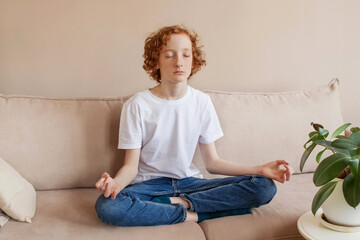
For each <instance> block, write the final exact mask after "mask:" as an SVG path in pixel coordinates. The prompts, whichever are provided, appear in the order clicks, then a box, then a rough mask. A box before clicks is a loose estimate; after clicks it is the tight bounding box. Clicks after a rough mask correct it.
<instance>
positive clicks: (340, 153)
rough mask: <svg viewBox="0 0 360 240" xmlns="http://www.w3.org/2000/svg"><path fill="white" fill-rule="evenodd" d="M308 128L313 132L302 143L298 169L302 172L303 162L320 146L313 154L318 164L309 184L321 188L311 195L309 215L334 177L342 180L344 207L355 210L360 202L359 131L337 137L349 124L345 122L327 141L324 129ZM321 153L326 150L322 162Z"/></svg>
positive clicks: (331, 188)
mask: <svg viewBox="0 0 360 240" xmlns="http://www.w3.org/2000/svg"><path fill="white" fill-rule="evenodd" d="M311 125H312V126H313V128H314V130H315V131H311V132H310V133H309V138H310V139H309V140H308V141H307V142H306V143H305V144H304V148H305V151H304V153H303V155H302V157H301V161H300V170H301V171H303V168H304V164H305V162H306V160H307V159H308V158H309V155H310V153H311V152H312V151H313V150H314V148H315V147H316V146H317V145H319V146H322V147H324V148H323V149H322V150H321V151H319V152H318V153H317V155H316V161H317V162H318V163H319V165H318V166H317V168H316V170H315V172H314V175H313V182H314V184H315V186H317V187H321V188H320V189H319V191H318V192H317V193H316V195H315V196H314V199H313V202H312V207H311V210H312V213H313V214H314V215H315V214H316V212H317V210H318V209H319V208H320V207H321V206H322V204H323V203H324V202H325V200H326V199H328V198H329V196H330V195H331V193H332V192H333V191H334V189H335V187H336V184H337V182H336V181H333V180H334V179H335V178H342V179H344V180H343V182H342V191H343V195H344V198H345V200H346V202H347V204H348V205H349V206H351V207H352V208H354V209H355V208H356V207H357V206H358V205H359V203H360V164H359V158H360V129H359V128H358V127H353V128H351V129H350V131H351V135H350V136H345V134H344V135H341V133H343V132H345V130H346V128H348V127H349V126H350V125H351V123H346V124H344V125H342V126H340V127H339V128H337V129H336V130H335V131H334V132H333V134H332V135H331V137H330V139H329V140H327V137H328V136H329V131H328V130H326V129H325V128H324V127H323V126H322V125H320V124H317V123H311ZM347 135H348V134H347ZM325 151H330V155H329V156H328V157H326V158H324V159H322V155H323V153H324V152H325Z"/></svg>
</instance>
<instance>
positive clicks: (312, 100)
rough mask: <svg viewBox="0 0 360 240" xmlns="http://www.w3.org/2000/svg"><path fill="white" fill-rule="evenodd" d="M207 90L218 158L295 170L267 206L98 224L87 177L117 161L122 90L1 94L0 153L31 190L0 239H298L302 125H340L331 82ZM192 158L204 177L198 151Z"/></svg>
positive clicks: (307, 202) (303, 186)
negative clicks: (31, 211) (30, 213)
mask: <svg viewBox="0 0 360 240" xmlns="http://www.w3.org/2000/svg"><path fill="white" fill-rule="evenodd" d="M205 92H207V93H208V94H209V95H210V96H211V98H212V101H213V103H214V106H215V108H216V110H217V113H218V116H219V119H220V122H221V125H222V128H223V131H224V134H225V136H224V137H223V138H222V139H220V140H219V141H217V142H216V145H217V149H218V153H219V155H220V156H221V157H223V158H224V159H228V160H231V161H236V162H240V163H243V164H261V163H265V162H267V161H270V160H275V159H285V160H287V161H289V162H290V164H291V165H292V166H293V167H294V168H295V175H293V176H292V178H291V181H290V182H287V183H285V184H279V183H277V187H278V192H277V195H276V196H275V198H274V199H273V200H272V202H271V203H269V204H268V205H265V206H262V207H260V208H258V209H254V210H253V212H252V214H250V215H243V216H231V217H224V218H218V219H213V220H207V221H204V222H202V223H200V224H197V223H191V222H187V223H180V224H176V225H167V226H156V227H115V226H110V225H106V224H104V223H102V222H101V221H100V220H99V219H98V217H97V215H96V212H95V209H94V204H95V201H96V199H97V197H98V195H99V193H98V192H97V191H96V189H95V188H94V184H95V182H96V181H97V179H98V178H99V177H100V175H101V173H103V172H104V171H108V172H110V173H111V174H112V175H114V174H115V173H116V171H117V170H118V169H119V168H120V167H121V164H122V162H123V158H124V152H123V151H122V150H118V149H117V148H116V147H117V139H118V127H119V117H120V112H121V107H122V105H123V104H124V102H125V101H126V99H127V97H117V98H58V99H55V98H44V97H33V96H14V95H13V96H6V95H0V136H1V138H0V156H1V157H2V158H3V159H4V160H5V161H7V162H8V163H9V164H10V165H11V166H12V167H13V168H15V169H16V170H17V171H18V172H19V173H20V174H21V175H22V176H23V177H24V178H25V179H27V180H28V181H29V182H30V183H31V184H32V185H33V186H34V188H35V189H36V198H37V200H36V214H35V216H34V218H33V219H32V223H23V222H18V221H15V220H11V221H9V222H8V223H7V224H6V225H5V226H4V227H3V228H0V239H134V240H135V239H164V240H165V239H166V240H168V239H262V240H263V239H302V238H301V236H300V234H299V233H298V231H297V227H296V222H297V219H298V218H299V217H300V216H301V215H302V214H303V213H305V212H307V211H309V210H310V207H311V200H312V197H313V195H314V194H315V192H316V190H317V189H316V188H315V187H314V186H313V184H312V174H311V173H310V172H311V171H313V170H314V168H315V167H316V163H315V161H313V160H309V162H308V163H309V164H308V165H306V167H305V172H306V173H300V172H299V161H300V158H301V154H302V152H303V150H304V149H303V144H304V143H305V141H306V140H307V134H308V132H309V131H310V130H311V127H310V122H311V121H314V122H320V123H322V124H323V125H324V126H326V127H327V128H328V129H330V130H334V129H335V128H336V127H337V126H339V125H340V124H341V123H342V122H343V119H342V115H341V110H340V103H339V94H338V80H336V79H335V80H333V81H331V82H330V83H329V84H328V85H326V86H322V87H319V88H316V89H311V90H305V91H293V92H281V93H241V92H233V93H226V92H216V91H205ZM194 161H195V163H196V165H197V166H198V167H199V168H200V169H201V170H202V171H203V173H204V177H206V178H213V177H220V176H213V175H210V174H208V173H207V172H206V171H205V170H204V166H203V164H202V162H201V156H200V155H199V151H198V150H197V151H196V153H195V156H194Z"/></svg>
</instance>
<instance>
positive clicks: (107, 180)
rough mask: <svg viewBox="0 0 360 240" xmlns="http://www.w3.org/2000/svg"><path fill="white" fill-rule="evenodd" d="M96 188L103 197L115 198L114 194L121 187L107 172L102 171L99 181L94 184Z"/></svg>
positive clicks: (116, 193)
mask: <svg viewBox="0 0 360 240" xmlns="http://www.w3.org/2000/svg"><path fill="white" fill-rule="evenodd" d="M95 186H96V188H97V189H98V190H99V191H100V192H101V193H102V194H104V197H106V198H107V197H110V195H111V199H113V200H114V199H115V198H116V195H118V193H119V192H120V190H121V188H120V185H119V184H118V183H117V182H115V180H114V179H113V178H112V177H110V175H109V174H108V173H107V172H104V173H103V174H102V176H101V178H100V180H99V181H97V182H96V184H95Z"/></svg>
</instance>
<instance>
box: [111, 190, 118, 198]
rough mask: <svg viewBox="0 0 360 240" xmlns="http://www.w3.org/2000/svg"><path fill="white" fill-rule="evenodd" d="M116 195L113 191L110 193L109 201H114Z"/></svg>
mask: <svg viewBox="0 0 360 240" xmlns="http://www.w3.org/2000/svg"><path fill="white" fill-rule="evenodd" d="M116 195H117V193H116V192H115V191H114V192H112V193H111V199H112V200H115V198H116Z"/></svg>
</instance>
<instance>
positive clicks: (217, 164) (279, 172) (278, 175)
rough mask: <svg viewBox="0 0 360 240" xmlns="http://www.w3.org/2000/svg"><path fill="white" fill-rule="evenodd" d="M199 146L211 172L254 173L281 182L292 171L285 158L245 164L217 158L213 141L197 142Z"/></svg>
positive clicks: (287, 178)
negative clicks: (264, 162) (257, 163)
mask: <svg viewBox="0 0 360 240" xmlns="http://www.w3.org/2000/svg"><path fill="white" fill-rule="evenodd" d="M199 146H200V152H201V156H202V158H203V161H204V164H205V168H206V170H207V171H208V172H209V173H211V174H222V175H230V176H240V175H250V174H255V175H262V176H265V177H268V178H271V179H274V180H276V181H278V182H281V183H283V182H285V181H288V180H289V179H290V175H291V174H292V171H293V170H292V168H291V167H290V166H289V163H288V162H286V161H285V160H276V161H272V162H269V163H266V164H263V165H258V166H246V165H242V164H239V163H235V162H230V161H226V160H224V159H221V158H219V156H218V154H217V151H216V147H215V143H214V142H212V143H209V144H202V143H199Z"/></svg>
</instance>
